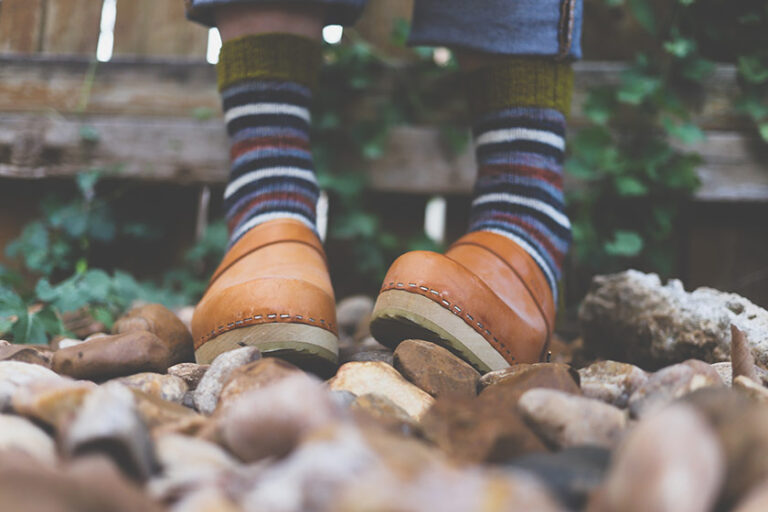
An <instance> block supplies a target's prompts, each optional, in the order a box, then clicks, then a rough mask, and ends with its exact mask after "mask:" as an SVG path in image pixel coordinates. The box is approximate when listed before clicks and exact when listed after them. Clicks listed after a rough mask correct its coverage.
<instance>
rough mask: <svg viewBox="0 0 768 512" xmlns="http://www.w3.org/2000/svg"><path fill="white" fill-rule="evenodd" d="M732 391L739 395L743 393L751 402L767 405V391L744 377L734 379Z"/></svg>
mask: <svg viewBox="0 0 768 512" xmlns="http://www.w3.org/2000/svg"><path fill="white" fill-rule="evenodd" d="M733 389H734V390H736V391H738V392H740V393H744V394H745V395H746V396H748V397H749V398H751V399H752V400H755V401H757V402H762V403H765V404H768V389H766V388H765V387H763V385H762V384H758V383H757V382H755V381H754V380H752V379H751V378H749V377H746V376H744V375H739V376H738V377H736V379H735V380H734V381H733Z"/></svg>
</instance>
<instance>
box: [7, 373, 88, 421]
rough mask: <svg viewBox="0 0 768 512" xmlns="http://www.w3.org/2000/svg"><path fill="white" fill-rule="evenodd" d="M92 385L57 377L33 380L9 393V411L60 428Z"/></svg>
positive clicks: (71, 416)
mask: <svg viewBox="0 0 768 512" xmlns="http://www.w3.org/2000/svg"><path fill="white" fill-rule="evenodd" d="M96 387H97V386H96V384H94V383H93V382H90V381H86V380H71V379H66V378H61V377H55V378H45V379H36V380H34V381H32V382H29V383H28V384H26V385H24V386H20V387H19V388H18V389H17V391H16V393H15V394H14V395H13V400H12V404H13V410H14V411H16V412H17V413H18V414H21V415H23V416H26V417H27V418H30V419H32V420H35V421H38V422H41V423H43V424H46V425H49V426H51V427H53V428H54V429H55V430H56V431H61V430H62V429H64V428H65V427H66V426H67V425H69V423H70V422H71V421H72V419H73V418H74V417H75V414H76V413H77V410H78V409H79V408H80V406H81V404H82V403H83V401H84V400H85V397H86V396H88V394H89V393H91V392H92V391H93V390H94V389H96Z"/></svg>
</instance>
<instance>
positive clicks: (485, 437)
mask: <svg viewBox="0 0 768 512" xmlns="http://www.w3.org/2000/svg"><path fill="white" fill-rule="evenodd" d="M421 428H422V429H423V431H424V437H426V438H427V439H429V440H430V441H432V442H433V443H435V444H436V445H437V446H438V447H439V448H440V449H441V450H442V451H443V452H445V453H446V454H448V455H449V456H450V457H451V458H453V459H455V460H457V461H460V462H470V463H480V462H505V461H507V460H510V459H512V458H514V457H518V456H520V455H524V454H527V453H535V452H543V451H547V447H546V445H545V444H544V443H543V442H542V441H541V439H540V438H539V437H538V436H537V435H536V434H535V433H534V432H533V430H531V428H530V427H529V426H528V425H526V423H525V422H524V421H523V419H522V417H521V416H520V414H519V412H518V411H517V407H516V406H515V404H509V403H507V402H506V401H505V400H504V396H503V395H502V394H499V393H491V394H487V395H483V394H481V395H480V396H479V397H477V398H473V399H467V398H464V399H457V398H455V397H450V398H447V399H441V400H438V401H437V402H436V403H435V405H434V406H433V407H432V408H431V409H430V410H429V412H428V413H427V414H426V415H425V416H424V418H423V419H422V421H421Z"/></svg>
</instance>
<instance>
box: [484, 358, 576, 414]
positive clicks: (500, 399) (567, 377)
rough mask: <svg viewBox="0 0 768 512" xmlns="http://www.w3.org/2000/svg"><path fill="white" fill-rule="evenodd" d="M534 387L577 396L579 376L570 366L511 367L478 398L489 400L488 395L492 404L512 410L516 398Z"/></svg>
mask: <svg viewBox="0 0 768 512" xmlns="http://www.w3.org/2000/svg"><path fill="white" fill-rule="evenodd" d="M513 369H514V370H513ZM534 388H548V389H557V390H560V391H564V392H566V393H573V394H575V395H580V394H581V389H580V388H579V374H578V373H576V372H575V371H574V370H573V369H572V368H571V367H570V366H568V365H565V364H560V363H536V364H532V365H526V366H523V367H521V368H515V367H514V366H513V367H512V368H510V369H509V372H508V373H507V374H506V375H503V376H500V377H499V378H497V379H496V380H495V382H494V383H493V384H490V385H488V386H487V387H485V389H483V391H482V392H481V393H480V396H481V397H482V396H484V395H485V396H488V398H491V397H490V395H494V397H493V401H494V402H496V403H498V404H499V406H501V407H504V408H510V409H514V408H515V407H516V406H517V401H518V400H519V399H520V396H522V394H523V393H525V392H526V391H528V390H529V389H534Z"/></svg>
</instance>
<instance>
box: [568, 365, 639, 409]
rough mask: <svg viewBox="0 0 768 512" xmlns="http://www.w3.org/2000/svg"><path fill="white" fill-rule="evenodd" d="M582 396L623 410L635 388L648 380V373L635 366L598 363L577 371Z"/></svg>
mask: <svg viewBox="0 0 768 512" xmlns="http://www.w3.org/2000/svg"><path fill="white" fill-rule="evenodd" d="M579 376H580V377H581V391H582V392H583V393H584V396H587V397H590V398H596V399H598V400H602V401H603V402H606V403H609V404H611V405H615V406H616V407H621V408H624V407H626V406H627V403H628V402H629V397H630V396H632V393H634V392H635V391H636V390H637V388H639V387H640V386H642V385H643V384H645V382H646V381H647V380H648V373H647V372H646V371H645V370H642V369H640V368H638V367H637V366H635V365H632V364H628V363H620V362H617V361H598V362H596V363H593V364H591V365H589V366H588V367H586V368H582V369H580V370H579Z"/></svg>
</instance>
